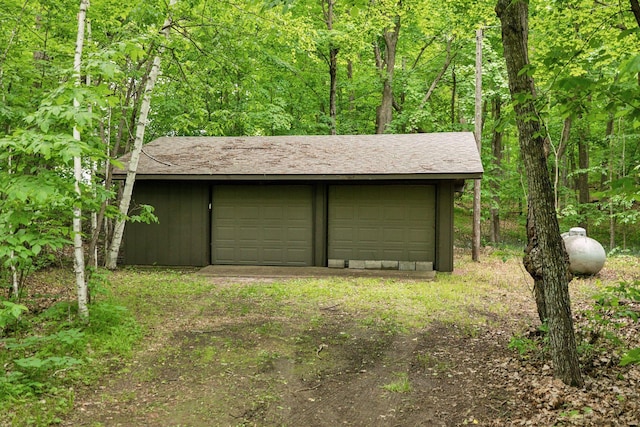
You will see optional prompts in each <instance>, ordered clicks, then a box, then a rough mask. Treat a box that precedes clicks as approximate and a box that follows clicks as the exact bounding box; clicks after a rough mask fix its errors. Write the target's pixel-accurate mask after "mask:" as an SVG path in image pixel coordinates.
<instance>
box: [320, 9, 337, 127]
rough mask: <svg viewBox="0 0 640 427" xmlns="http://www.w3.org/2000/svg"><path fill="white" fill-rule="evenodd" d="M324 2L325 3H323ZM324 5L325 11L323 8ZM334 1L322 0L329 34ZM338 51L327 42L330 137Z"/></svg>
mask: <svg viewBox="0 0 640 427" xmlns="http://www.w3.org/2000/svg"><path fill="white" fill-rule="evenodd" d="M325 2H326V3H325ZM325 4H326V9H325V8H324V7H325ZM334 4H335V0H323V3H322V7H323V12H324V20H325V22H326V24H327V29H328V30H329V32H331V31H333V17H334V14H333V6H334ZM338 51H339V49H338V48H337V47H335V46H334V45H333V41H331V39H330V40H329V78H330V84H329V120H330V121H331V125H330V126H331V129H330V131H331V135H335V134H336V116H337V110H336V95H337V92H338Z"/></svg>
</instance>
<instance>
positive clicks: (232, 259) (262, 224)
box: [212, 185, 313, 265]
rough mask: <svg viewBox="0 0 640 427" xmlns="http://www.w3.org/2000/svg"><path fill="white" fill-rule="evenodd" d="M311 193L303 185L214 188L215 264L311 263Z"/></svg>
mask: <svg viewBox="0 0 640 427" xmlns="http://www.w3.org/2000/svg"><path fill="white" fill-rule="evenodd" d="M312 194H313V193H312V189H311V187H310V186H302V185H289V186H285V185H283V186H249V185H237V186H236V185H222V186H217V187H215V188H214V190H213V212H212V246H213V251H212V254H213V257H212V258H213V259H212V262H213V263H214V264H245V265H251V264H253V265H311V264H312V256H313V246H312V245H313V239H312V237H313V222H312V220H313V215H312V213H313V211H312V207H313V204H312V201H313V198H312ZM289 247H293V248H294V250H293V251H289V249H288V248H289ZM230 254H232V255H230Z"/></svg>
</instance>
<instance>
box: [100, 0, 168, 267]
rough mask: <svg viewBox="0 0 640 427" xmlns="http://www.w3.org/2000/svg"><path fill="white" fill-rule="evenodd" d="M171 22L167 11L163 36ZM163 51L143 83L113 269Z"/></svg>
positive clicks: (111, 251) (109, 262)
mask: <svg viewBox="0 0 640 427" xmlns="http://www.w3.org/2000/svg"><path fill="white" fill-rule="evenodd" d="M176 2H177V0H171V1H170V2H169V7H171V6H173V5H174V4H176ZM171 22H172V21H171V14H170V12H169V16H167V19H166V20H165V21H164V25H163V26H162V34H163V35H164V36H165V38H168V37H169V32H170V30H171ZM163 52H164V48H163V47H162V46H160V47H159V48H158V53H157V55H156V56H155V58H154V59H153V65H152V67H151V72H150V73H149V79H148V80H147V84H146V85H145V89H144V95H143V98H142V104H141V105H140V115H139V116H138V124H137V126H136V138H135V142H134V144H133V145H134V148H133V150H132V151H131V159H130V160H129V167H128V170H127V178H126V180H125V184H124V190H123V192H122V199H121V200H120V208H119V211H120V217H119V218H118V219H117V220H116V223H115V225H114V231H113V239H112V240H111V246H110V247H109V252H108V253H107V259H106V262H105V266H106V267H107V268H108V269H110V270H114V269H115V268H116V266H117V261H118V253H119V252H120V244H121V243H122V236H123V235H124V227H125V223H126V219H127V214H128V213H129V206H130V204H131V195H132V194H133V185H134V183H135V180H136V170H137V169H138V161H139V160H140V154H141V153H142V144H143V142H144V133H145V130H146V127H147V117H148V115H149V110H150V108H151V93H152V92H153V88H154V86H155V84H156V80H157V79H158V74H160V62H161V57H162V53H163Z"/></svg>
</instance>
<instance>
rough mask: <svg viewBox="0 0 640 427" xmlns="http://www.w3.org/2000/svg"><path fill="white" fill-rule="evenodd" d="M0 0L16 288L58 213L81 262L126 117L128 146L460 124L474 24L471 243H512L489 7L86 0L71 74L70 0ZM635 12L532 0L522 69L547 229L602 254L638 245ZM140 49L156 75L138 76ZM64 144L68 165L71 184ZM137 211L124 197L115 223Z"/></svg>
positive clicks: (55, 244)
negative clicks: (181, 138) (76, 220)
mask: <svg viewBox="0 0 640 427" xmlns="http://www.w3.org/2000/svg"><path fill="white" fill-rule="evenodd" d="M3 3H4V6H3V8H2V10H1V11H0V22H1V23H2V25H0V94H1V95H0V96H1V99H2V102H1V103H0V148H1V149H0V165H1V167H0V188H2V191H1V192H0V260H1V262H2V273H3V275H4V276H5V277H9V276H13V279H12V280H7V281H4V282H5V283H10V282H13V283H14V287H13V289H14V290H16V291H17V289H18V286H17V284H16V279H17V280H18V281H19V278H20V276H21V275H24V274H25V273H26V272H28V271H31V270H32V269H33V268H35V267H37V266H39V265H43V264H46V263H48V262H50V261H51V259H52V258H51V257H52V256H53V255H52V254H53V253H54V252H55V251H56V250H59V249H61V248H63V247H64V246H66V245H68V244H69V243H70V241H71V239H72V237H73V236H74V233H73V232H71V231H70V224H71V222H72V219H73V216H74V212H77V211H75V210H74V208H81V212H82V215H83V220H84V224H85V229H84V231H85V233H84V235H85V237H86V243H87V244H88V246H89V252H88V255H87V257H88V259H89V266H97V265H98V260H99V259H102V258H103V254H104V252H102V251H99V250H98V248H104V250H105V252H106V250H107V248H108V247H109V244H110V242H111V240H112V238H113V229H114V226H113V222H114V220H115V219H116V218H118V217H119V214H118V208H117V206H118V201H117V200H118V197H119V195H121V190H120V188H119V187H118V186H117V185H114V184H113V183H112V180H111V175H110V169H111V168H112V167H113V165H114V159H116V158H118V157H119V156H121V155H122V154H124V153H126V152H128V151H130V150H131V149H132V147H133V145H134V142H135V140H136V131H137V128H139V127H140V126H142V127H143V128H144V129H145V132H144V141H145V142H146V141H150V140H152V139H154V138H156V137H159V136H164V135H211V136H218V135H224V136H234V135H304V134H332V133H335V134H370V133H383V132H387V133H411V132H445V131H472V130H473V128H474V124H475V123H474V120H475V119H474V102H475V101H474V92H475V78H474V72H475V50H476V45H475V41H476V38H475V32H476V30H477V29H482V30H483V33H484V40H483V52H482V55H483V68H482V76H483V90H482V97H483V102H482V105H483V110H482V128H483V141H482V142H483V143H482V159H483V164H484V166H485V171H486V172H485V179H484V180H485V183H484V185H483V186H482V200H483V205H482V218H483V219H484V221H483V230H482V231H483V234H482V238H483V242H484V243H485V244H486V243H489V242H492V243H496V244H501V243H507V244H524V240H525V236H524V231H525V228H524V223H525V221H526V183H525V182H524V180H525V177H524V176H523V173H522V170H523V165H522V160H521V158H520V155H519V149H518V140H517V130H516V127H515V117H514V112H513V102H512V101H511V98H510V95H509V90H508V84H507V78H506V70H505V66H504V60H503V58H502V40H501V34H500V26H499V21H498V20H497V17H496V14H495V12H494V7H495V3H494V2H493V1H466V0H461V1H448V2H441V1H435V0H373V1H371V0H353V1H340V0H314V1H310V0H298V1H295V0H247V1H226V0H222V1H211V0H181V1H178V2H172V3H175V4H171V5H170V4H169V3H167V2H166V1H151V2H150V1H139V2H136V1H132V2H118V1H114V0H94V1H92V2H91V5H90V7H89V8H88V10H87V15H86V21H84V20H83V21H84V23H85V24H86V30H85V37H84V52H83V53H82V66H81V68H80V69H79V70H78V69H76V70H74V52H75V49H76V46H77V45H76V37H77V35H78V16H77V11H78V4H77V3H78V2H77V1H69V0H55V1H53V0H49V1H47V0H5V1H4V2H3ZM635 6H637V1H633V0H632V1H630V2H626V1H610V2H606V1H605V2H601V1H588V0H558V1H531V2H530V27H531V31H530V35H529V46H530V60H531V63H532V65H531V67H530V69H526V70H522V72H524V73H529V74H531V75H532V76H533V77H534V78H535V82H536V85H537V92H538V93H537V95H538V97H537V100H536V103H537V107H538V111H540V114H541V117H540V120H541V122H542V123H543V124H544V128H545V129H546V131H547V133H548V141H549V147H548V148H549V157H548V163H549V170H550V174H551V179H552V182H553V183H554V191H555V199H556V208H557V211H558V213H559V217H560V223H561V228H562V231H565V230H567V229H568V228H569V227H571V226H577V225H579V226H582V227H585V228H586V229H587V231H588V233H589V235H591V236H592V237H595V238H597V239H598V240H600V241H601V242H602V243H603V245H604V246H605V248H607V249H608V250H609V252H610V253H611V252H618V251H629V250H636V251H637V249H638V247H640V234H639V233H637V232H634V230H635V231H637V224H638V222H639V221H640V209H639V208H638V202H639V201H640V185H639V184H640V169H639V167H640V166H639V165H640V149H639V144H640V134H639V132H638V127H639V126H640V54H639V53H638V49H637V46H638V45H639V37H640V31H639V26H640V25H639V24H640V21H639V19H640V9H639V10H638V11H636V12H637V14H634V7H635ZM163 22H164V24H163ZM76 53H77V52H76ZM154 58H161V60H162V62H161V64H162V65H161V67H160V70H161V74H160V76H159V78H158V79H157V81H156V82H155V86H152V87H151V90H149V89H150V88H149V81H150V79H152V75H153V73H152V70H153V62H154ZM145 89H146V90H147V92H148V93H149V95H150V96H151V98H150V105H151V109H150V111H149V114H148V117H147V118H146V119H145V117H144V115H142V117H141V111H144V106H143V104H144V102H143V101H144V94H145ZM516 102H517V101H516ZM74 129H75V130H76V131H77V132H78V133H79V135H80V138H77V137H74V132H73V131H74ZM138 135H139V134H138ZM443 149H445V148H444V147H443ZM74 158H75V159H81V161H82V171H83V172H82V176H81V178H82V179H81V181H80V182H79V184H80V188H79V189H76V188H74V184H75V181H76V179H75V178H74V174H73V160H74ZM78 190H79V191H78ZM471 193H472V192H471V191H466V192H465V193H464V194H463V195H462V196H461V198H460V199H459V200H458V201H457V206H458V208H459V211H462V212H463V213H464V212H469V211H470V209H471V197H472V194H471ZM147 213H149V211H148V210H145V209H144V207H134V209H133V210H132V211H131V212H130V213H129V218H128V219H129V220H145V219H148V218H147V217H148V215H146V214H147ZM505 225H506V226H507V227H505ZM90 227H91V229H90ZM76 234H77V233H76ZM470 244H471V242H469V245H470Z"/></svg>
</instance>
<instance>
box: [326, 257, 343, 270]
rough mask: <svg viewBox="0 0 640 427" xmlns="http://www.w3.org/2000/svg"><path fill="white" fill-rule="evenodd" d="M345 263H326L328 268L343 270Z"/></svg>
mask: <svg viewBox="0 0 640 427" xmlns="http://www.w3.org/2000/svg"><path fill="white" fill-rule="evenodd" d="M344 265H345V262H344V260H343V259H330V260H328V262H327V266H328V267H329V268H344Z"/></svg>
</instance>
